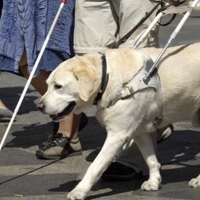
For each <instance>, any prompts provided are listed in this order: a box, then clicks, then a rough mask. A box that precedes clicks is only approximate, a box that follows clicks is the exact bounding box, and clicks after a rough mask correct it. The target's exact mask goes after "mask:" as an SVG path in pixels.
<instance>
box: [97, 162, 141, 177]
mask: <svg viewBox="0 0 200 200" xmlns="http://www.w3.org/2000/svg"><path fill="white" fill-rule="evenodd" d="M137 175H138V173H136V172H135V170H134V169H133V168H131V167H128V166H125V165H123V164H121V163H117V162H112V163H111V164H110V166H109V167H108V169H107V170H106V171H105V172H104V173H103V174H102V176H101V179H103V180H104V181H128V180H132V179H134V178H135V177H136V176H137Z"/></svg>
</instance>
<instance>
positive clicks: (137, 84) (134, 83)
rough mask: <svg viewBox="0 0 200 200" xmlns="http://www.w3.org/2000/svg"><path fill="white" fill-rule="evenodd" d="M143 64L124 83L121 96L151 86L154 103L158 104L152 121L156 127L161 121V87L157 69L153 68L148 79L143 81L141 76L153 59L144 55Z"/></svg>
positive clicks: (145, 72)
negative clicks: (154, 94) (154, 93)
mask: <svg viewBox="0 0 200 200" xmlns="http://www.w3.org/2000/svg"><path fill="white" fill-rule="evenodd" d="M144 61H145V63H144V66H143V67H142V68H141V69H140V70H139V71H138V72H137V74H135V76H134V77H133V78H132V79H131V80H130V81H129V82H128V83H126V84H125V86H124V88H123V90H122V91H121V98H122V99H126V98H128V97H130V96H131V95H133V94H134V93H136V92H138V91H140V90H144V89H148V88H153V89H155V91H156V103H157V105H158V110H159V112H158V116H157V117H156V119H155V121H154V125H155V126H156V127H157V126H158V125H160V124H161V122H162V118H163V117H162V88H161V82H160V77H159V75H158V73H157V70H156V69H155V70H154V73H153V74H152V75H151V77H150V78H149V80H148V81H146V82H144V81H143V78H144V77H145V76H146V75H147V73H148V71H149V70H150V68H151V66H152V65H153V64H154V62H153V60H152V59H151V58H150V57H149V56H147V55H144Z"/></svg>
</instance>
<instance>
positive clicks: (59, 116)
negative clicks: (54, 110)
mask: <svg viewBox="0 0 200 200" xmlns="http://www.w3.org/2000/svg"><path fill="white" fill-rule="evenodd" d="M75 105H76V102H75V101H72V102H70V103H69V105H68V106H67V107H65V109H64V110H63V111H62V112H60V113H58V114H56V115H50V117H51V118H52V120H53V121H60V120H62V119H63V118H65V117H66V116H67V115H68V114H69V113H71V112H72V110H73V109H74V107H75Z"/></svg>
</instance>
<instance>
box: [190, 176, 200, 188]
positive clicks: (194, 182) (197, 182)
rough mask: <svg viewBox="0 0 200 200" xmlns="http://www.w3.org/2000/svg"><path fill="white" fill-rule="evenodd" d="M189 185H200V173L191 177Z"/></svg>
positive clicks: (194, 186) (195, 186) (193, 186)
mask: <svg viewBox="0 0 200 200" xmlns="http://www.w3.org/2000/svg"><path fill="white" fill-rule="evenodd" d="M188 186H189V187H192V188H197V187H200V175H199V176H197V177H196V178H193V179H191V180H190V182H189V184H188Z"/></svg>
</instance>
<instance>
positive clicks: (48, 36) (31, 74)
mask: <svg viewBox="0 0 200 200" xmlns="http://www.w3.org/2000/svg"><path fill="white" fill-rule="evenodd" d="M66 2H67V0H62V2H61V4H60V7H59V9H58V12H57V14H56V16H55V18H54V20H53V23H52V25H51V28H50V30H49V32H48V34H47V37H46V39H45V41H44V43H43V45H42V48H41V51H40V53H39V55H38V57H37V59H36V61H35V64H34V66H33V69H32V71H31V73H30V76H29V78H28V80H27V83H26V85H25V87H24V90H23V92H22V94H21V96H20V99H19V101H18V103H17V105H16V107H15V110H14V113H13V115H12V118H11V120H10V122H9V124H8V127H7V129H6V131H5V133H4V136H3V138H2V140H1V144H0V151H1V149H2V147H3V144H4V142H5V140H6V137H7V135H8V133H9V131H10V128H11V126H12V124H13V121H14V119H15V117H16V115H17V113H18V110H19V108H20V106H21V104H22V101H23V99H24V96H25V95H26V92H27V90H28V88H29V85H30V83H31V80H32V78H33V76H34V74H35V71H36V69H37V67H38V64H39V62H40V60H41V57H42V55H43V53H44V50H45V48H46V46H47V43H48V41H49V39H50V37H51V34H52V32H53V30H54V27H55V25H56V23H57V21H58V18H59V16H60V14H61V11H62V9H63V7H64V5H65V4H66Z"/></svg>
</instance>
